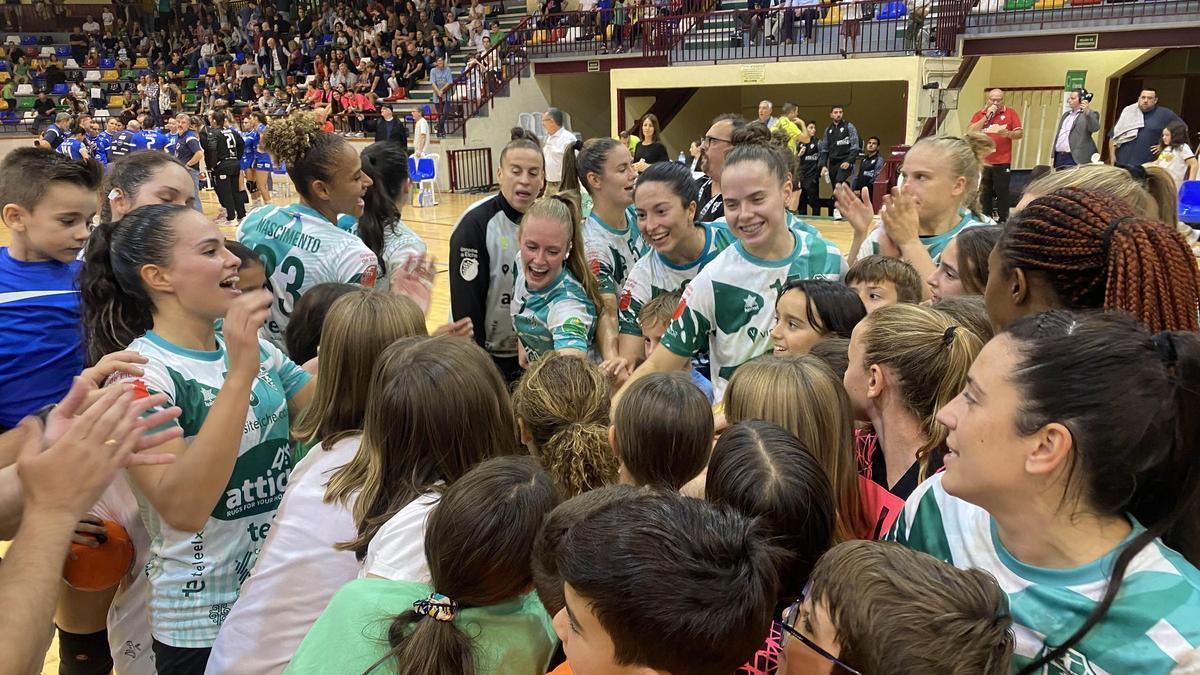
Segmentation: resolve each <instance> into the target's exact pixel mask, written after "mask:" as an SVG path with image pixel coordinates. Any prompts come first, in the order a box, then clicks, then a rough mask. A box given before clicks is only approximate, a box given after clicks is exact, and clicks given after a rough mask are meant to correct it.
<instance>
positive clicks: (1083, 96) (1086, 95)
mask: <svg viewBox="0 0 1200 675" xmlns="http://www.w3.org/2000/svg"><path fill="white" fill-rule="evenodd" d="M1094 96H1095V94H1093V93H1092V92H1090V91H1088V90H1087V89H1080V90H1079V100H1080V101H1087V102H1088V103H1091V102H1092V97H1094Z"/></svg>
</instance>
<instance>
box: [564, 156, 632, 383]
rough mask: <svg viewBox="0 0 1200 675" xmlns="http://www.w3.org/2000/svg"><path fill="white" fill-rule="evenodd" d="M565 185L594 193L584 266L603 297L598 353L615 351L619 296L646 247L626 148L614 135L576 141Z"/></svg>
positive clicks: (587, 222)
mask: <svg viewBox="0 0 1200 675" xmlns="http://www.w3.org/2000/svg"><path fill="white" fill-rule="evenodd" d="M562 165H563V173H562V175H563V180H562V185H563V190H564V191H569V190H578V187H576V186H578V185H581V184H582V185H583V189H585V190H587V193H588V194H589V195H590V196H591V198H592V212H591V213H590V214H589V215H588V217H587V219H586V220H585V221H584V223H583V245H584V248H585V249H586V253H587V262H588V266H589V267H590V268H591V270H592V271H593V272H594V273H595V275H596V282H597V284H598V285H599V289H600V298H601V299H602V300H603V301H604V304H603V306H598V307H597V308H596V309H598V310H600V321H599V325H598V326H597V328H596V343H597V347H599V350H600V355H601V357H603V358H605V359H611V358H615V357H616V356H617V295H618V294H620V292H621V289H622V287H624V285H625V279H626V278H627V277H628V276H629V271H630V270H631V269H632V268H633V265H634V263H636V262H637V261H638V259H639V258H641V257H642V256H643V255H645V254H646V251H647V250H649V247H648V246H647V244H646V240H645V239H643V238H642V236H641V233H640V232H639V230H638V226H637V215H636V214H635V213H634V210H633V208H632V205H633V187H634V183H635V181H637V177H638V174H637V172H636V171H634V170H633V156H632V155H630V154H629V149H628V148H627V147H625V146H624V145H622V144H621V142H620V141H617V140H615V139H612V138H592V139H589V140H588V141H586V142H585V141H575V144H574V145H572V146H569V147H568V148H567V150H566V152H565V153H564V156H563V160H562Z"/></svg>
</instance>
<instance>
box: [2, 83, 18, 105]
mask: <svg viewBox="0 0 1200 675" xmlns="http://www.w3.org/2000/svg"><path fill="white" fill-rule="evenodd" d="M16 91H17V85H16V83H15V82H13V81H12V80H11V79H9V80H8V81H7V82H5V83H4V87H3V89H0V99H4V103H5V104H7V105H8V110H9V111H13V110H16V109H17V94H16Z"/></svg>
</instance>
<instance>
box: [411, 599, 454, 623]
mask: <svg viewBox="0 0 1200 675" xmlns="http://www.w3.org/2000/svg"><path fill="white" fill-rule="evenodd" d="M412 606H413V611H414V612H416V613H417V614H420V615H421V616H427V617H429V618H431V619H434V620H436V621H453V620H454V613H455V612H457V611H458V603H457V602H455V601H453V600H451V599H450V598H447V597H446V596H444V595H442V594H441V593H430V594H429V597H428V598H421V599H420V600H417V601H416V602H414V603H413V604H412Z"/></svg>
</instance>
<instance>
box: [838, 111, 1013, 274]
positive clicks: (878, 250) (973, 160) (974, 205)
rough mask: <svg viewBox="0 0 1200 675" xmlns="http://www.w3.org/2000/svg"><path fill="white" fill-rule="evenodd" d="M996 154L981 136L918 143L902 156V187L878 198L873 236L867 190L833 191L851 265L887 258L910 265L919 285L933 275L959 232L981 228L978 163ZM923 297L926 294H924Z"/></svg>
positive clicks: (843, 189)
mask: <svg viewBox="0 0 1200 675" xmlns="http://www.w3.org/2000/svg"><path fill="white" fill-rule="evenodd" d="M993 149H995V145H994V144H993V143H992V140H991V139H990V138H988V137H987V136H986V135H985V134H981V133H970V134H967V135H966V136H964V137H961V138H960V137H958V136H936V137H932V138H922V139H921V140H919V141H917V142H916V143H914V144H913V146H912V148H910V149H909V151H908V154H906V155H905V156H904V165H903V166H902V167H901V168H900V175H901V176H902V177H903V179H904V184H903V185H902V186H900V187H898V188H895V189H893V190H892V194H890V195H886V196H884V198H883V209H882V210H881V211H880V212H879V216H880V218H881V219H882V221H883V224H882V226H881V227H877V228H875V229H874V230H872V229H871V228H872V224H873V219H874V216H875V209H874V208H873V207H872V206H871V198H870V195H869V194H868V192H867V190H865V189H864V190H863V191H862V194H861V195H859V194H855V193H854V191H853V190H851V189H850V188H849V187H847V186H846V185H845V184H842V185H839V186H838V187H837V189H836V190H834V197H835V198H836V201H837V207H838V210H839V211H841V212H842V217H843V218H845V219H846V220H847V221H849V222H850V226H851V227H852V228H853V229H854V241H853V243H851V244H850V264H854V261H855V260H857V259H858V258H860V257H863V256H868V255H876V254H883V255H890V256H893V257H896V258H904V259H905V260H907V261H909V262H910V263H912V266H913V267H915V268H916V270H917V273H918V274H920V275H921V278H922V279H928V278H929V277H930V276H932V275H933V273H934V271H935V270H936V267H937V263H938V259H939V258H941V255H942V251H943V250H945V248H946V245H947V244H949V243H950V241H951V240H953V239H954V238H955V237H956V236H958V233H959V232H962V231H963V230H965V229H967V228H968V227H975V226H977V225H984V224H986V222H985V220H984V219H983V217H981V216H980V215H979V177H980V172H981V171H982V170H983V158H984V157H987V156H988V155H989V154H991V152H992V150H993ZM926 297H928V293H926Z"/></svg>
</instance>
